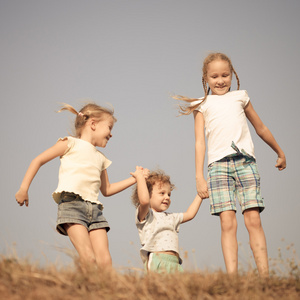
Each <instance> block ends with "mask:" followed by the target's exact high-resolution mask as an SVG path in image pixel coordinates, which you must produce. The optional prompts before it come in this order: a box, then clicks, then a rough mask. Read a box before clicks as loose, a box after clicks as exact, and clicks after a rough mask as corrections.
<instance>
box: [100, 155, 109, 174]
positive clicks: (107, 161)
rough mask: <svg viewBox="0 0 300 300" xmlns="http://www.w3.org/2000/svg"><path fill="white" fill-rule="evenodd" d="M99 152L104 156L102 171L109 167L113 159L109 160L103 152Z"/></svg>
mask: <svg viewBox="0 0 300 300" xmlns="http://www.w3.org/2000/svg"><path fill="white" fill-rule="evenodd" d="M99 153H100V154H101V156H102V169H101V171H103V170H105V169H107V168H108V167H109V166H110V165H111V164H112V161H111V160H109V159H108V158H107V157H106V156H105V155H104V154H103V153H102V152H100V151H99Z"/></svg>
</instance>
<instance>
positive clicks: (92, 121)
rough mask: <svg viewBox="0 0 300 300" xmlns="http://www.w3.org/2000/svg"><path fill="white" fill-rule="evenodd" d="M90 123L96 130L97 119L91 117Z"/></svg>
mask: <svg viewBox="0 0 300 300" xmlns="http://www.w3.org/2000/svg"><path fill="white" fill-rule="evenodd" d="M89 122H90V123H89V125H90V128H91V129H92V130H93V131H94V130H96V123H97V122H96V121H95V119H90V120H89Z"/></svg>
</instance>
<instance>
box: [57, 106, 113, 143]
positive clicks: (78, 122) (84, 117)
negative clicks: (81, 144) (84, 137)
mask: <svg viewBox="0 0 300 300" xmlns="http://www.w3.org/2000/svg"><path fill="white" fill-rule="evenodd" d="M63 110H67V111H69V112H71V113H73V114H74V115H76V119H75V136H76V137H79V138H80V136H81V131H82V128H83V127H84V126H85V125H86V122H87V121H88V120H89V119H90V118H93V119H95V120H96V121H100V120H101V119H102V118H103V117H104V116H107V115H109V116H111V117H112V119H113V121H114V122H116V121H117V119H116V118H115V117H114V109H113V107H111V109H109V108H105V107H102V106H99V105H97V104H95V103H88V104H86V105H85V106H84V107H83V108H81V110H80V111H79V112H78V111H77V110H76V109H75V108H74V107H73V106H71V105H69V104H66V103H63V105H62V107H61V109H60V110H59V111H58V112H62V111H63Z"/></svg>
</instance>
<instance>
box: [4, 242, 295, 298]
mask: <svg viewBox="0 0 300 300" xmlns="http://www.w3.org/2000/svg"><path fill="white" fill-rule="evenodd" d="M288 250H289V251H290V250H292V252H293V256H292V257H291V258H288V259H283V255H282V253H281V250H280V249H279V255H278V258H277V259H275V260H270V267H271V272H270V278H260V277H259V276H258V275H257V273H256V270H255V269H252V268H250V270H248V271H243V270H242V271H240V272H239V274H238V275H237V276H229V275H227V274H225V273H224V272H222V271H214V272H209V271H205V272H204V271H195V272H184V273H182V274H173V275H161V274H148V275H145V274H144V273H143V272H141V271H138V270H130V269H128V270H127V271H124V272H122V273H121V272H119V271H117V270H114V269H113V270H111V271H99V270H96V269H95V268H89V269H88V270H86V271H85V272H83V271H82V270H81V269H80V267H79V266H78V264H77V261H76V259H75V261H74V263H75V264H74V266H72V267H71V266H70V267H61V268H58V267H57V266H54V265H48V266H46V267H40V266H39V264H37V263H31V262H29V261H28V260H26V259H18V258H15V257H11V256H2V257H0V295H1V299H9V300H10V299H12V300H19V299H20V300H33V299H38V300H40V299H43V300H48V299H58V300H60V299H63V300H69V299H70V300H77V299H86V300H94V299H95V300H96V299H97V300H98V299H100V300H101V299H107V300H119V299H120V300H123V299H124V300H125V299H134V300H152V299H153V300H160V299H162V300H164V299H168V300H176V299H180V300H185V299H195V300H202V299H206V300H209V299H222V300H227V299H230V300H235V299H238V300H241V299H242V300H248V299H249V300H250V299H251V300H253V299H255V300H256V299H264V300H268V299H285V300H294V299H300V266H299V259H298V258H297V257H296V253H295V251H294V250H293V248H292V246H291V247H290V248H289V249H288Z"/></svg>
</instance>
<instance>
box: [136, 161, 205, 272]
mask: <svg viewBox="0 0 300 300" xmlns="http://www.w3.org/2000/svg"><path fill="white" fill-rule="evenodd" d="M131 175H132V176H133V177H135V178H136V181H137V184H136V186H135V188H134V190H133V194H132V202H133V204H134V205H135V207H136V217H135V222H136V226H137V229H138V232H139V237H140V240H141V244H142V248H141V250H140V255H141V258H142V261H143V263H144V266H145V270H146V271H152V272H157V273H174V272H183V268H182V266H181V263H182V259H181V258H180V255H179V247H178V234H177V233H178V232H179V225H180V224H181V223H185V222H187V221H190V220H192V219H193V218H194V217H195V216H196V214H197V212H198V210H199V207H200V205H201V203H202V199H201V198H200V196H198V195H197V196H196V197H195V199H194V201H193V202H192V203H191V205H190V206H189V208H188V209H187V211H186V212H184V213H167V212H166V210H167V209H168V208H169V207H170V204H171V199H170V197H171V192H172V190H173V189H174V187H175V186H174V184H172V183H171V181H170V177H169V176H168V175H166V174H165V173H164V172H163V171H161V170H158V171H152V172H150V174H149V177H148V178H147V179H145V177H144V175H143V168H142V167H139V166H137V167H136V171H135V172H133V173H131Z"/></svg>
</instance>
